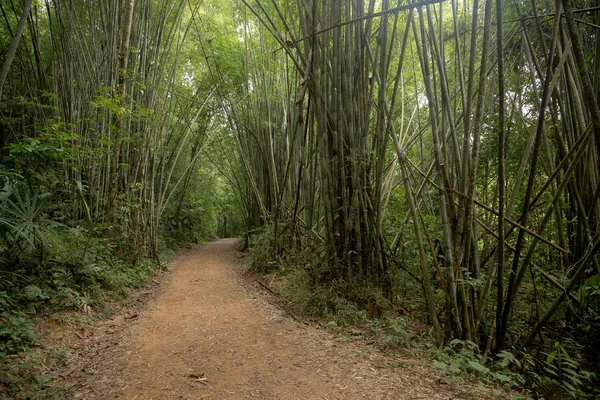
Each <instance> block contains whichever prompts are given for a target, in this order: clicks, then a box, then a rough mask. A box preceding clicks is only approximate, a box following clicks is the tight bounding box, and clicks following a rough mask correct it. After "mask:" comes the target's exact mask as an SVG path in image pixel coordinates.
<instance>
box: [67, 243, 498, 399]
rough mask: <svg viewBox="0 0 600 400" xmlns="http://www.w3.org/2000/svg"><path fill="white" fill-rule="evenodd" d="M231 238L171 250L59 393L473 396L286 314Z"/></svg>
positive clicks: (416, 365) (418, 367)
mask: <svg viewBox="0 0 600 400" xmlns="http://www.w3.org/2000/svg"><path fill="white" fill-rule="evenodd" d="M236 246H237V244H236V241H235V240H231V239H225V240H219V241H215V242H212V243H208V244H206V245H203V246H200V247H197V248H195V249H193V250H191V251H188V252H187V253H186V254H184V255H183V256H181V257H179V259H178V260H176V261H175V266H174V268H173V271H172V275H171V276H170V278H169V279H168V281H167V282H166V283H165V287H164V288H163V289H162V290H161V292H160V293H159V294H158V295H157V296H156V297H155V298H154V299H152V300H151V301H150V302H149V304H148V305H147V306H145V308H143V309H142V310H141V311H139V315H138V316H136V317H135V318H132V319H131V323H127V324H125V325H126V326H125V327H124V328H123V329H122V331H121V332H120V333H119V334H114V333H113V332H112V331H111V330H110V329H108V333H109V334H111V335H112V339H111V341H110V343H108V344H107V345H103V346H101V347H98V346H96V350H95V353H97V355H96V356H94V357H92V358H90V360H94V361H89V362H88V365H82V366H80V368H79V370H78V371H76V372H75V373H73V375H72V377H71V378H73V379H75V381H74V382H72V389H71V390H70V392H69V397H70V398H84V399H114V398H120V399H121V398H122V399H145V400H146V399H205V398H206V399H463V398H472V397H473V394H471V393H466V392H459V391H457V390H458V387H457V386H455V385H443V384H439V383H437V382H438V380H437V379H436V378H435V377H434V376H433V373H432V372H431V369H430V368H428V367H426V366H424V365H423V364H421V363H420V362H418V361H415V360H400V359H398V358H392V357H390V356H386V355H384V354H381V353H379V352H378V351H376V350H375V349H373V348H372V347H369V346H366V345H364V344H361V343H354V342H353V343H347V342H343V341H341V340H340V339H339V338H337V337H336V336H335V335H332V334H329V333H327V332H324V331H323V330H321V329H319V328H318V327H313V326H306V325H303V324H300V323H298V322H296V321H294V320H293V319H291V318H289V317H287V316H286V313H285V312H283V311H282V310H281V309H280V308H278V307H277V306H276V305H275V304H274V303H273V299H272V297H271V295H270V294H268V293H266V292H265V291H264V290H263V289H262V288H260V287H259V286H257V285H256V284H254V283H253V282H251V281H250V280H249V279H248V278H247V277H245V276H244V275H243V272H242V271H243V266H242V265H241V263H240V261H239V254H238V252H237V251H236ZM124 319H127V317H124ZM98 329H100V330H103V329H104V330H107V329H105V328H104V327H101V328H98ZM394 365H395V366H396V367H394ZM398 365H404V367H407V368H399V367H398ZM477 397H478V398H482V397H481V394H480V395H479V396H477ZM486 397H487V396H486Z"/></svg>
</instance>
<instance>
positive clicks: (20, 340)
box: [0, 311, 37, 359]
mask: <svg viewBox="0 0 600 400" xmlns="http://www.w3.org/2000/svg"><path fill="white" fill-rule="evenodd" d="M35 341H37V338H36V337H35V334H34V331H33V327H32V325H31V322H30V320H29V319H28V318H27V315H26V314H25V313H23V312H19V311H12V312H8V311H5V312H3V313H2V314H1V315H0V359H1V358H3V357H4V356H6V355H7V354H12V353H17V352H19V351H22V350H24V349H25V348H26V347H27V346H28V345H29V344H30V343H32V342H35Z"/></svg>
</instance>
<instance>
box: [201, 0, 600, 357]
mask: <svg viewBox="0 0 600 400" xmlns="http://www.w3.org/2000/svg"><path fill="white" fill-rule="evenodd" d="M243 3H244V5H245V8H243V9H242V11H240V13H239V15H238V17H239V26H238V29H239V31H240V36H241V37H240V40H241V41H242V42H243V46H244V47H245V50H244V54H245V55H244V65H245V68H246V76H247V81H245V82H243V84H242V85H240V87H238V88H237V89H236V90H237V92H236V93H221V98H222V103H223V107H224V109H226V110H228V112H229V123H230V126H231V128H232V129H233V131H234V132H235V138H236V142H237V146H238V149H239V155H240V157H241V161H242V165H243V168H244V171H245V176H246V181H245V186H244V187H245V190H244V198H245V204H246V209H247V211H246V215H247V217H248V219H249V220H250V221H251V222H249V226H259V225H268V226H270V227H271V229H272V245H273V254H272V256H273V257H279V258H280V259H282V258H285V253H286V252H288V253H290V252H291V251H290V250H291V249H297V250H299V251H300V252H301V253H302V254H303V255H304V256H305V257H306V265H307V266H306V268H307V269H309V270H310V273H311V275H312V276H313V278H314V281H315V282H321V283H323V282H340V281H342V282H344V281H345V282H350V281H358V282H363V284H365V285H374V286H375V287H378V288H380V289H381V290H382V292H383V293H384V294H385V295H386V296H389V298H392V296H393V294H394V290H395V288H394V285H395V284H396V283H395V281H394V279H393V277H394V276H397V274H398V273H397V272H396V271H398V270H401V269H406V265H408V264H410V263H411V261H407V260H405V259H404V258H403V254H406V252H407V250H406V246H410V247H411V248H412V249H409V251H410V252H412V254H413V257H414V260H416V261H415V262H414V266H415V267H416V269H414V268H413V273H411V275H412V278H411V277H410V276H409V275H404V278H403V279H416V280H418V281H419V282H420V284H421V285H422V290H423V296H424V299H425V303H426V307H427V312H428V320H429V322H430V323H431V326H432V327H433V336H434V337H435V340H436V341H437V342H438V343H442V342H443V341H448V340H450V339H451V338H461V339H466V340H472V341H475V342H477V343H479V345H480V348H481V350H482V352H484V354H488V352H489V351H490V350H494V351H498V350H500V349H503V348H506V347H510V346H514V348H523V347H526V348H531V346H532V345H533V344H535V343H538V342H536V341H537V339H539V338H543V336H540V335H541V333H542V330H543V329H544V328H546V327H548V328H549V329H550V328H551V329H552V330H553V331H555V330H556V329H560V328H559V323H560V322H559V321H560V320H561V319H562V318H568V319H569V320H570V321H572V322H573V324H574V325H573V326H572V328H574V329H575V330H577V329H582V330H581V332H584V327H586V326H587V328H585V329H590V325H589V324H592V325H591V326H596V327H597V326H598V325H597V323H598V321H597V316H598V302H597V297H594V296H595V295H593V294H592V293H597V292H594V290H596V289H594V288H595V287H596V286H594V285H595V284H594V283H593V282H595V281H596V280H597V277H598V273H599V272H600V268H599V265H598V255H597V253H598V247H599V246H600V235H599V232H598V226H599V225H598V221H599V219H598V213H599V212H600V203H599V196H600V190H599V188H600V186H599V181H598V179H599V172H600V162H599V160H598V155H599V154H600V135H599V134H600V129H598V126H599V121H600V115H599V114H598V106H597V104H598V101H597V99H598V93H599V92H598V87H599V76H600V75H599V72H600V62H599V61H598V59H597V58H596V57H595V56H594V54H595V51H596V50H597V49H598V45H600V42H599V41H598V40H597V39H596V33H597V25H596V23H597V20H598V18H600V17H599V14H598V13H597V10H596V9H595V8H591V9H585V8H583V3H581V4H572V2H571V0H568V1H566V0H565V1H562V2H560V1H559V2H558V3H556V4H554V3H552V2H536V1H533V2H531V3H527V4H525V3H521V2H502V1H496V2H494V1H492V0H488V1H478V0H475V1H474V2H456V1H445V2H441V1H436V0H425V1H420V2H419V1H417V2H413V3H406V2H402V1H400V2H394V3H392V2H390V1H387V0H382V1H381V2H376V1H368V2H365V1H325V0H323V1H319V0H313V1H302V0H298V1H296V2H278V1H265V0H255V1H252V0H247V1H243ZM203 46H204V47H205V48H207V49H209V50H208V51H210V48H211V45H210V43H204V44H203ZM207 60H208V63H209V64H210V59H208V58H207ZM215 74H219V72H218V69H215ZM398 202H400V204H401V205H400V207H399V208H398V206H397V204H398ZM398 212H400V215H399V216H398V215H397V214H398ZM406 226H408V227H410V229H408V228H406V229H405V228H404V227H406ZM409 272H410V271H409ZM438 293H441V296H440V295H439V294H438ZM591 321H595V322H594V323H592V322H591ZM442 322H443V323H442ZM594 324H595V325H594ZM596 329H597V328H596ZM596 332H597V330H596ZM542 340H543V339H542ZM588 344H589V345H590V346H592V347H593V346H594V345H597V342H595V344H594V343H593V340H592V341H591V342H590V343H588ZM596 348H597V347H596Z"/></svg>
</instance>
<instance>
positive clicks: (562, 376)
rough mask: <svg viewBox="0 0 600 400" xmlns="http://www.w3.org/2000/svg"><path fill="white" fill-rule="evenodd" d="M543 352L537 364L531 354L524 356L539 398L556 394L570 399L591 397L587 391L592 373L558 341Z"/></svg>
mask: <svg viewBox="0 0 600 400" xmlns="http://www.w3.org/2000/svg"><path fill="white" fill-rule="evenodd" d="M543 354H544V355H545V356H546V357H545V359H542V360H541V362H539V363H538V365H537V366H535V364H534V362H533V359H532V358H531V356H529V357H527V358H525V359H526V360H527V367H528V370H527V372H526V373H527V375H528V378H529V379H530V381H531V386H532V387H533V388H534V389H535V391H536V392H537V393H538V394H539V396H541V397H540V398H545V396H548V395H556V394H560V395H565V396H568V398H571V399H588V398H589V399H591V398H593V397H592V395H591V394H590V393H589V386H590V384H591V382H592V379H593V378H594V374H593V373H591V372H589V371H586V370H584V369H582V368H581V365H580V364H579V362H578V361H577V360H575V359H574V358H573V357H571V355H569V353H568V352H567V349H566V348H565V347H564V346H563V345H562V344H561V343H560V342H554V345H553V349H552V351H551V352H549V353H543ZM534 367H537V368H536V370H537V372H535V371H532V369H533V368H534ZM586 389H587V390H586ZM586 392H587V393H586Z"/></svg>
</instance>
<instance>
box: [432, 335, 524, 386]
mask: <svg viewBox="0 0 600 400" xmlns="http://www.w3.org/2000/svg"><path fill="white" fill-rule="evenodd" d="M432 352H433V354H434V356H435V358H436V361H434V362H433V363H432V366H433V367H434V368H435V369H436V370H438V371H439V372H441V373H443V374H445V375H447V376H452V377H455V378H458V377H460V376H461V375H467V376H468V375H470V376H473V377H477V378H478V379H485V380H487V381H490V382H494V383H497V384H501V385H503V386H505V387H510V388H520V387H522V384H523V382H524V379H523V377H522V376H521V375H520V374H519V373H517V372H513V371H512V368H514V367H520V365H521V363H520V362H519V360H517V358H515V357H514V355H513V354H512V353H511V352H509V351H501V352H500V353H498V355H497V356H496V358H492V359H491V361H490V362H489V363H488V364H487V365H483V364H482V363H481V355H480V354H479V347H478V346H477V344H475V343H474V342H472V341H469V340H460V339H454V340H452V341H451V342H450V343H449V344H448V345H447V346H444V347H443V348H442V349H437V348H435V349H432Z"/></svg>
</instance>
